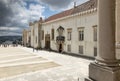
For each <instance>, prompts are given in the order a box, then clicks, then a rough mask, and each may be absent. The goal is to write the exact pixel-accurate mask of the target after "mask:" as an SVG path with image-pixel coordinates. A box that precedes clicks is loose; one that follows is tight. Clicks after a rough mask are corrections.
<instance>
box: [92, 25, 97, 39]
mask: <svg viewBox="0 0 120 81" xmlns="http://www.w3.org/2000/svg"><path fill="white" fill-rule="evenodd" d="M93 40H94V41H97V25H95V26H93Z"/></svg>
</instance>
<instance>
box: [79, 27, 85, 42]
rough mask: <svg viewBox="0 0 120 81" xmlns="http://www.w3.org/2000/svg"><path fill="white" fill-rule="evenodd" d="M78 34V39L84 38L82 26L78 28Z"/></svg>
mask: <svg viewBox="0 0 120 81" xmlns="http://www.w3.org/2000/svg"><path fill="white" fill-rule="evenodd" d="M78 36H79V41H83V40H84V28H83V27H80V28H78Z"/></svg>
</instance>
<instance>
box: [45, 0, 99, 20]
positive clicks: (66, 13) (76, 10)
mask: <svg viewBox="0 0 120 81" xmlns="http://www.w3.org/2000/svg"><path fill="white" fill-rule="evenodd" d="M96 7H97V0H89V1H87V2H85V3H83V4H81V5H78V6H76V7H75V8H72V9H69V10H66V11H63V12H61V13H58V14H55V15H52V16H50V17H48V18H47V19H45V22H48V21H51V20H55V19H58V18H62V17H65V16H69V15H72V14H75V13H79V12H83V11H86V10H89V9H93V8H96Z"/></svg>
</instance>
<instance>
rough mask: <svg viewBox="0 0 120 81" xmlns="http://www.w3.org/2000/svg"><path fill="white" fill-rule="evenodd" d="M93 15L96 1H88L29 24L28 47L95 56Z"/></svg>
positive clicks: (95, 34) (95, 12)
mask: <svg viewBox="0 0 120 81" xmlns="http://www.w3.org/2000/svg"><path fill="white" fill-rule="evenodd" d="M97 13H98V12H97V0H89V1H87V2H85V3H83V4H81V5H78V6H74V8H72V9H69V10H66V11H63V12H61V13H58V14H55V15H53V16H50V17H48V18H47V19H45V20H42V18H40V20H39V21H36V22H34V23H30V29H31V47H34V48H43V49H51V50H53V51H58V52H66V53H71V54H77V55H82V56H90V57H91V56H92V57H93V56H96V55H97V26H98V24H97V22H98V20H97V18H98V14H97ZM117 27H118V25H117Z"/></svg>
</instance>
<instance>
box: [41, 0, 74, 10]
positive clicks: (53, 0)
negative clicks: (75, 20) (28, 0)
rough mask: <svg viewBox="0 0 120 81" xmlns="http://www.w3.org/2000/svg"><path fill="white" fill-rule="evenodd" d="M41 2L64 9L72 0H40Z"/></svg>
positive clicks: (54, 7) (52, 7) (54, 8)
mask: <svg viewBox="0 0 120 81" xmlns="http://www.w3.org/2000/svg"><path fill="white" fill-rule="evenodd" d="M40 1H41V2H42V3H45V4H47V5H48V6H49V7H51V9H53V10H56V9H65V8H67V7H68V6H69V5H70V4H71V3H72V2H73V0H40Z"/></svg>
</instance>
